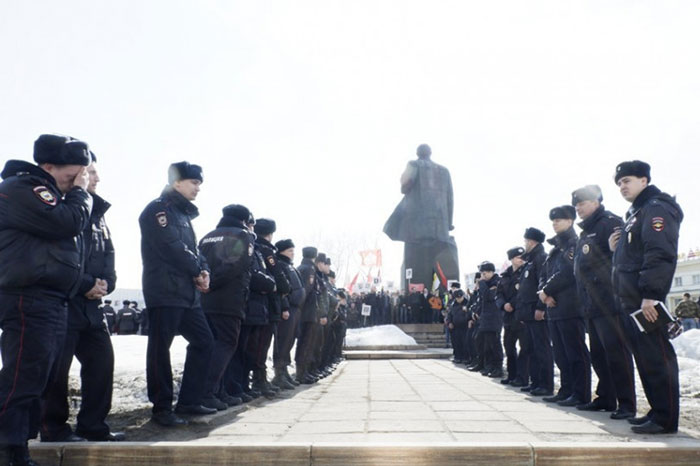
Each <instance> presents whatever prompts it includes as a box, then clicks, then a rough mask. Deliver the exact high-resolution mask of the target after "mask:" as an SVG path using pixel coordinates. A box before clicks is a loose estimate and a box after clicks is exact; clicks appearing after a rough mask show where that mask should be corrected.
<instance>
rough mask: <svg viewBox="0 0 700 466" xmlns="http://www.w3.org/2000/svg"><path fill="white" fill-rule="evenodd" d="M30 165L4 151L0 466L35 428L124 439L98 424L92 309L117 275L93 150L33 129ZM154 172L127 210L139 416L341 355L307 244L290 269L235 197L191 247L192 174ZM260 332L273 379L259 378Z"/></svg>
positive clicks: (267, 388) (258, 389)
mask: <svg viewBox="0 0 700 466" xmlns="http://www.w3.org/2000/svg"><path fill="white" fill-rule="evenodd" d="M34 161H35V162H36V164H32V163H29V162H25V161H21V160H9V161H8V162H7V163H6V164H5V167H4V169H3V170H2V173H1V174H0V176H1V177H2V179H3V181H2V182H1V183H0V264H2V267H0V328H1V329H2V336H1V337H0V353H1V356H2V369H0V466H4V465H11V466H20V465H21V466H25V465H30V466H31V465H36V464H37V463H36V462H35V461H33V460H32V459H31V457H30V454H29V449H28V443H27V442H28V440H30V439H33V438H36V437H37V436H38V435H40V436H41V441H42V442H78V441H85V440H90V441H121V440H124V438H125V437H124V434H123V433H120V432H112V431H111V430H110V428H109V426H108V425H107V423H106V422H105V421H106V418H107V415H108V414H109V411H110V409H111V402H112V384H113V373H114V351H113V348H112V343H111V339H110V332H109V330H108V328H107V326H106V324H105V316H104V314H103V310H102V308H101V306H100V305H101V302H102V298H103V297H104V296H106V295H108V294H109V293H111V292H112V291H113V290H114V288H115V286H116V279H117V277H116V272H115V266H114V247H113V244H112V239H111V234H110V231H109V229H108V228H107V225H106V223H105V219H104V215H105V212H107V210H108V209H109V208H110V204H109V203H108V202H107V201H106V200H104V199H103V198H102V197H100V196H99V195H98V194H97V184H98V183H99V181H100V178H99V174H98V171H97V157H96V156H95V154H94V153H93V152H92V151H91V150H90V148H89V147H88V145H87V144H86V143H85V142H83V141H80V140H77V139H75V138H72V137H69V136H60V135H52V134H44V135H41V136H40V137H39V138H38V139H37V140H36V141H35V143H34ZM168 181H169V182H168V185H167V186H166V188H165V189H164V190H163V192H162V194H161V196H160V197H159V198H158V199H156V200H154V201H153V202H151V203H149V204H148V206H147V207H146V208H145V210H144V211H143V212H142V214H141V216H140V217H139V224H140V227H141V234H142V259H143V266H144V270H143V289H144V296H145V301H146V306H147V308H148V321H149V325H148V347H147V355H146V359H147V361H146V374H147V384H148V396H149V400H150V401H151V402H152V403H153V409H152V420H153V421H154V422H156V423H158V424H160V425H163V426H168V427H170V426H179V425H185V424H187V421H186V420H185V419H183V418H182V417H180V416H179V414H183V415H205V414H213V413H214V412H216V411H217V410H224V409H226V408H228V407H229V406H234V405H237V404H240V403H243V402H246V401H250V400H252V399H253V398H256V397H259V396H266V397H268V398H271V397H274V396H275V394H276V393H277V392H278V391H279V390H291V389H293V388H295V387H296V386H297V385H299V384H312V383H315V382H316V381H318V380H319V379H320V378H322V377H325V376H327V375H329V374H330V373H331V372H332V370H333V369H334V368H335V366H336V365H337V363H338V362H339V361H340V360H341V359H342V344H343V339H344V338H345V331H346V328H347V325H346V316H347V308H346V306H347V301H346V300H347V297H346V295H345V292H344V291H343V290H338V289H336V288H335V274H334V273H333V271H331V270H330V265H331V260H330V258H328V257H326V255H325V254H323V253H318V251H317V250H316V248H314V247H306V248H304V249H303V250H302V254H303V260H302V263H301V265H300V266H299V268H298V269H297V268H295V267H294V266H293V260H294V255H295V246H294V243H293V242H292V240H290V239H284V240H281V241H278V242H276V243H275V244H273V243H272V238H273V235H274V233H275V231H276V225H275V222H274V221H273V220H270V219H258V220H257V221H256V220H255V219H254V217H253V215H252V213H251V212H250V211H249V209H248V208H246V207H244V206H242V205H236V204H233V205H228V206H226V207H225V208H224V209H223V215H222V218H221V220H220V222H219V224H218V225H217V227H216V229H214V230H213V231H212V232H211V233H209V234H207V235H206V236H205V237H204V238H203V239H202V241H201V242H200V243H197V240H196V238H195V234H194V230H193V229H192V224H191V221H192V220H193V219H194V218H196V217H197V215H198V210H197V207H196V206H195V205H194V204H193V203H192V201H194V200H195V198H196V197H197V193H198V192H199V189H200V185H201V183H202V181H203V178H202V170H201V168H200V167H199V166H197V165H191V164H189V163H187V162H180V163H174V164H172V165H171V166H170V167H169V171H168ZM177 334H181V335H182V336H183V337H184V338H185V339H186V340H187V341H188V343H189V345H188V347H187V356H186V360H185V367H184V373H183V378H182V384H181V387H180V392H179V395H178V402H177V406H175V407H174V409H173V398H174V397H173V376H172V368H171V365H170V346H171V344H172V341H173V339H174V337H175V335H177ZM273 339H274V348H273V360H274V370H275V377H274V379H273V380H272V381H268V380H267V370H266V358H267V354H268V351H269V349H270V347H271V346H272V345H273ZM295 340H296V342H297V349H296V354H295V361H296V374H295V377H292V376H291V375H290V374H289V372H288V366H289V365H290V364H291V350H292V348H293V346H294V342H295ZM74 356H75V357H76V358H77V359H78V361H79V362H80V364H81V372H80V376H81V398H82V399H81V406H80V410H79V412H78V415H77V423H76V426H75V429H73V428H72V427H71V425H70V424H69V423H68V418H69V403H68V374H69V371H70V366H71V363H72V361H73V357H74ZM251 371H252V374H253V377H252V385H251V378H250V374H251Z"/></svg>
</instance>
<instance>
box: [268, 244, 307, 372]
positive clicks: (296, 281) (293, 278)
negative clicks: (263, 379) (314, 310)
mask: <svg viewBox="0 0 700 466" xmlns="http://www.w3.org/2000/svg"><path fill="white" fill-rule="evenodd" d="M275 247H276V248H277V263H278V264H279V265H280V267H281V268H282V271H283V272H284V274H285V276H286V277H287V281H288V282H289V285H290V288H291V291H290V293H289V295H288V296H287V298H286V301H287V305H288V306H289V311H288V312H289V318H287V319H283V320H282V321H281V322H280V323H279V324H278V326H277V335H275V347H274V350H273V355H272V360H273V364H274V367H275V378H274V379H273V380H272V383H274V384H275V385H278V386H280V384H281V382H282V380H285V381H287V382H288V383H290V384H292V385H298V384H299V382H297V381H296V379H294V378H293V377H292V376H291V375H290V374H289V371H288V369H287V367H288V366H289V365H290V364H291V363H292V359H291V351H292V347H293V346H294V341H295V340H296V334H297V329H298V328H299V320H300V318H301V311H300V308H301V306H302V305H303V304H304V299H305V298H306V289H305V288H304V284H303V283H302V281H301V276H300V275H299V272H298V271H297V269H295V268H294V251H295V246H294V242H293V241H292V240H291V239H283V240H281V241H277V242H276V243H275ZM278 382H279V383H278Z"/></svg>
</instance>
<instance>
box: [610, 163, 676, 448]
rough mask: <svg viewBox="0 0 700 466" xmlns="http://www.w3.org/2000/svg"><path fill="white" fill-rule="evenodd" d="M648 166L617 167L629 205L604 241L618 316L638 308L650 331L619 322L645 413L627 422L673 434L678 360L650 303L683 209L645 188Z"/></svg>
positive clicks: (669, 270) (662, 282) (667, 266)
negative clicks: (624, 329)
mask: <svg viewBox="0 0 700 466" xmlns="http://www.w3.org/2000/svg"><path fill="white" fill-rule="evenodd" d="M650 181H651V168H650V167H649V164H647V163H645V162H641V161H639V160H634V161H631V162H623V163H621V164H619V165H618V166H617V171H616V173H615V182H616V183H617V185H618V186H619V188H620V193H621V194H622V197H623V198H625V200H626V201H627V202H630V203H631V204H632V205H631V207H630V210H629V211H628V212H627V216H626V221H625V226H624V228H623V229H622V230H620V231H616V232H615V233H613V235H612V236H611V237H610V240H609V242H610V249H612V250H614V251H615V252H614V255H613V290H614V291H615V296H616V299H617V301H618V305H619V306H620V308H621V309H622V312H623V314H630V313H632V312H635V311H636V310H638V309H641V311H642V315H643V318H644V319H645V320H646V321H647V323H648V324H651V326H652V328H651V329H650V330H649V331H647V332H640V331H639V330H638V329H637V328H636V326H635V325H634V323H633V322H632V320H631V319H627V320H625V325H626V327H627V333H628V338H629V340H630V344H631V347H632V354H633V355H634V360H635V362H636V365H637V370H638V371H639V377H640V378H641V379H642V385H643V387H644V393H645V395H646V397H647V400H648V401H649V405H650V406H651V410H650V411H649V412H648V413H647V414H646V415H645V416H642V417H641V418H630V419H628V421H629V422H630V423H631V424H633V427H632V430H633V431H634V432H636V433H641V434H661V433H674V432H677V431H678V417H679V412H680V407H679V400H680V392H679V385H678V359H677V358H676V353H675V351H674V349H673V345H672V344H671V342H670V341H669V338H668V332H667V330H666V326H665V325H658V324H657V322H658V321H659V311H658V310H657V309H656V307H655V306H656V303H657V302H659V303H663V302H664V301H665V300H666V295H667V294H668V292H669V290H670V289H671V283H672V280H673V275H674V273H675V270H676V262H677V260H678V234H679V230H680V224H681V222H682V221H683V211H682V210H681V208H680V206H679V205H678V203H677V202H676V201H675V199H674V198H672V197H671V196H669V195H668V194H666V193H663V192H661V190H659V188H657V187H656V186H654V185H651V184H649V183H650Z"/></svg>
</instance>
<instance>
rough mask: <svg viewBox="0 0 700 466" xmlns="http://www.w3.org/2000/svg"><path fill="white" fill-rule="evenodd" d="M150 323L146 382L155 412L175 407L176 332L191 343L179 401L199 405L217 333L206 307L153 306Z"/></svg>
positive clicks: (188, 347) (188, 348) (184, 403)
mask: <svg viewBox="0 0 700 466" xmlns="http://www.w3.org/2000/svg"><path fill="white" fill-rule="evenodd" d="M149 312H150V316H149V317H150V326H149V330H148V348H147V350H146V382H147V384H148V399H149V400H150V401H151V403H153V412H154V413H158V412H164V411H170V410H172V404H173V372H172V367H171V366H170V345H171V344H172V342H173V338H175V335H177V334H180V335H182V336H183V337H184V338H185V340H187V342H188V343H189V344H188V345H187V356H186V357H185V368H184V371H183V374H182V384H181V386H180V394H179V396H178V404H181V405H187V406H189V405H199V404H200V403H201V402H202V397H203V395H204V389H205V384H204V383H203V381H205V380H206V377H207V373H208V371H209V360H210V358H211V352H212V348H213V347H214V342H213V336H212V334H211V330H210V329H209V324H207V320H206V318H205V317H204V312H202V308H200V307H195V308H184V307H154V308H149Z"/></svg>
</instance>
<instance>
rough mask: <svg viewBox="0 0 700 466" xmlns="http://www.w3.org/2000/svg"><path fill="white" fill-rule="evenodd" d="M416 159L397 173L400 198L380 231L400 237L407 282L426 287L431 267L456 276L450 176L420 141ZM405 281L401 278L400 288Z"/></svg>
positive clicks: (393, 237)
mask: <svg viewBox="0 0 700 466" xmlns="http://www.w3.org/2000/svg"><path fill="white" fill-rule="evenodd" d="M417 155H418V160H412V161H410V162H408V165H407V166H406V170H405V171H404V172H403V175H401V193H402V194H404V197H403V199H401V202H400V203H399V205H398V206H396V209H394V212H393V213H392V214H391V217H389V220H387V222H386V224H385V225H384V233H386V234H387V236H389V238H391V239H392V240H394V241H403V242H404V243H405V245H404V263H403V268H402V277H405V272H404V271H405V269H407V268H410V269H413V278H412V279H411V283H422V284H424V285H425V286H426V287H428V288H429V287H430V286H431V285H432V282H433V271H435V272H437V271H438V270H439V269H440V270H442V272H443V273H444V275H445V277H446V278H447V279H448V280H458V279H459V263H458V259H457V244H456V243H455V240H454V238H453V237H452V236H450V231H452V230H453V229H454V226H453V225H452V217H453V212H454V199H453V195H452V178H451V177H450V172H449V170H447V168H445V167H443V166H442V165H438V164H437V163H435V162H433V161H432V160H430V155H431V150H430V147H429V146H428V145H427V144H421V145H420V146H418V150H417ZM407 285H408V281H407V280H403V286H402V288H403V289H406V287H407Z"/></svg>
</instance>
